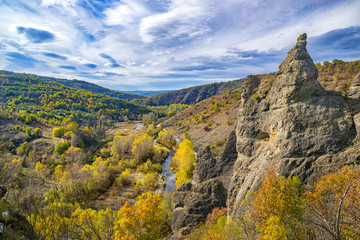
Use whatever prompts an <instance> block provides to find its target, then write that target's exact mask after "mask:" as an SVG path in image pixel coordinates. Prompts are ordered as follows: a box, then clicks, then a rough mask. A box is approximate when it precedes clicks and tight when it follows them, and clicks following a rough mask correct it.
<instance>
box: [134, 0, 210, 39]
mask: <svg viewBox="0 0 360 240" xmlns="http://www.w3.org/2000/svg"><path fill="white" fill-rule="evenodd" d="M214 14H215V9H214V4H213V1H206V2H205V1H197V0H174V1H173V2H171V4H170V6H169V8H168V11H167V12H165V13H158V14H154V15H151V16H148V17H146V18H144V19H142V21H141V24H140V32H139V34H140V36H141V39H142V40H143V41H144V42H145V43H150V42H154V41H155V40H160V41H162V40H164V39H165V40H172V39H174V38H179V39H181V40H185V39H191V38H194V37H198V36H203V35H204V34H206V33H208V32H210V31H211V28H210V27H209V26H208V21H209V20H210V19H211V18H212V17H213V15H214Z"/></svg>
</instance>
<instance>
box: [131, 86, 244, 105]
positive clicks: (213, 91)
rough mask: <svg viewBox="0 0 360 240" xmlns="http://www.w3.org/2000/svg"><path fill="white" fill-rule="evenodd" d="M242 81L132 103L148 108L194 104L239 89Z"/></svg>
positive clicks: (180, 91) (152, 97)
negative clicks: (175, 104)
mask: <svg viewBox="0 0 360 240" xmlns="http://www.w3.org/2000/svg"><path fill="white" fill-rule="evenodd" d="M242 83H243V79H238V80H233V81H229V82H220V83H211V84H206V85H200V86H195V87H190V88H184V89H181V90H177V91H173V92H168V93H162V94H159V95H155V96H151V97H148V98H143V99H136V100H133V102H135V103H137V104H142V105H148V106H165V105H170V104H174V103H181V104H195V103H197V102H200V101H202V100H204V99H207V98H209V97H212V96H214V95H217V94H220V93H223V92H225V91H229V90H234V89H237V88H240V87H241V84H242Z"/></svg>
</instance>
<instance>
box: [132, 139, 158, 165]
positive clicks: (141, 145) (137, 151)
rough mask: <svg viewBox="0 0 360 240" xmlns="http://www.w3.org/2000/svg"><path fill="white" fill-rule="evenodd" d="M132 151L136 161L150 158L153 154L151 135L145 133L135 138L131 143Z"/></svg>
mask: <svg viewBox="0 0 360 240" xmlns="http://www.w3.org/2000/svg"><path fill="white" fill-rule="evenodd" d="M132 152H133V154H134V155H135V159H136V160H138V161H145V160H147V159H152V157H153V155H154V141H153V139H152V137H150V136H148V135H146V134H145V135H142V136H140V137H137V138H135V140H134V142H133V144H132Z"/></svg>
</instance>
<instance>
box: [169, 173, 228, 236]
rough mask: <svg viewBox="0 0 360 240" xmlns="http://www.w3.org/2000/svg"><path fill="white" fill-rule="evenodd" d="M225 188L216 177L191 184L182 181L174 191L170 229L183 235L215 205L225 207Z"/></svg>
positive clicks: (203, 218)
mask: <svg viewBox="0 0 360 240" xmlns="http://www.w3.org/2000/svg"><path fill="white" fill-rule="evenodd" d="M226 197H227V196H226V189H225V188H224V186H223V184H222V183H221V181H219V180H218V179H210V180H208V181H205V182H202V183H199V184H192V183H184V184H182V185H181V186H180V187H179V188H178V189H177V190H176V192H175V195H174V205H175V206H174V207H175V210H174V212H173V218H172V229H173V231H174V232H175V235H178V234H180V235H182V234H183V235H185V234H187V233H189V229H191V228H192V227H194V226H196V225H197V224H199V223H200V222H203V221H205V219H206V217H207V215H208V214H209V213H211V212H212V210H213V209H214V208H216V207H226Z"/></svg>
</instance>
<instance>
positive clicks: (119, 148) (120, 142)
mask: <svg viewBox="0 0 360 240" xmlns="http://www.w3.org/2000/svg"><path fill="white" fill-rule="evenodd" d="M133 141H134V138H133V137H132V136H120V135H117V136H115V137H114V139H113V142H112V144H111V152H112V154H113V155H114V156H116V157H117V158H121V157H122V156H124V154H126V153H129V152H130V151H131V146H132V143H133Z"/></svg>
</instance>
